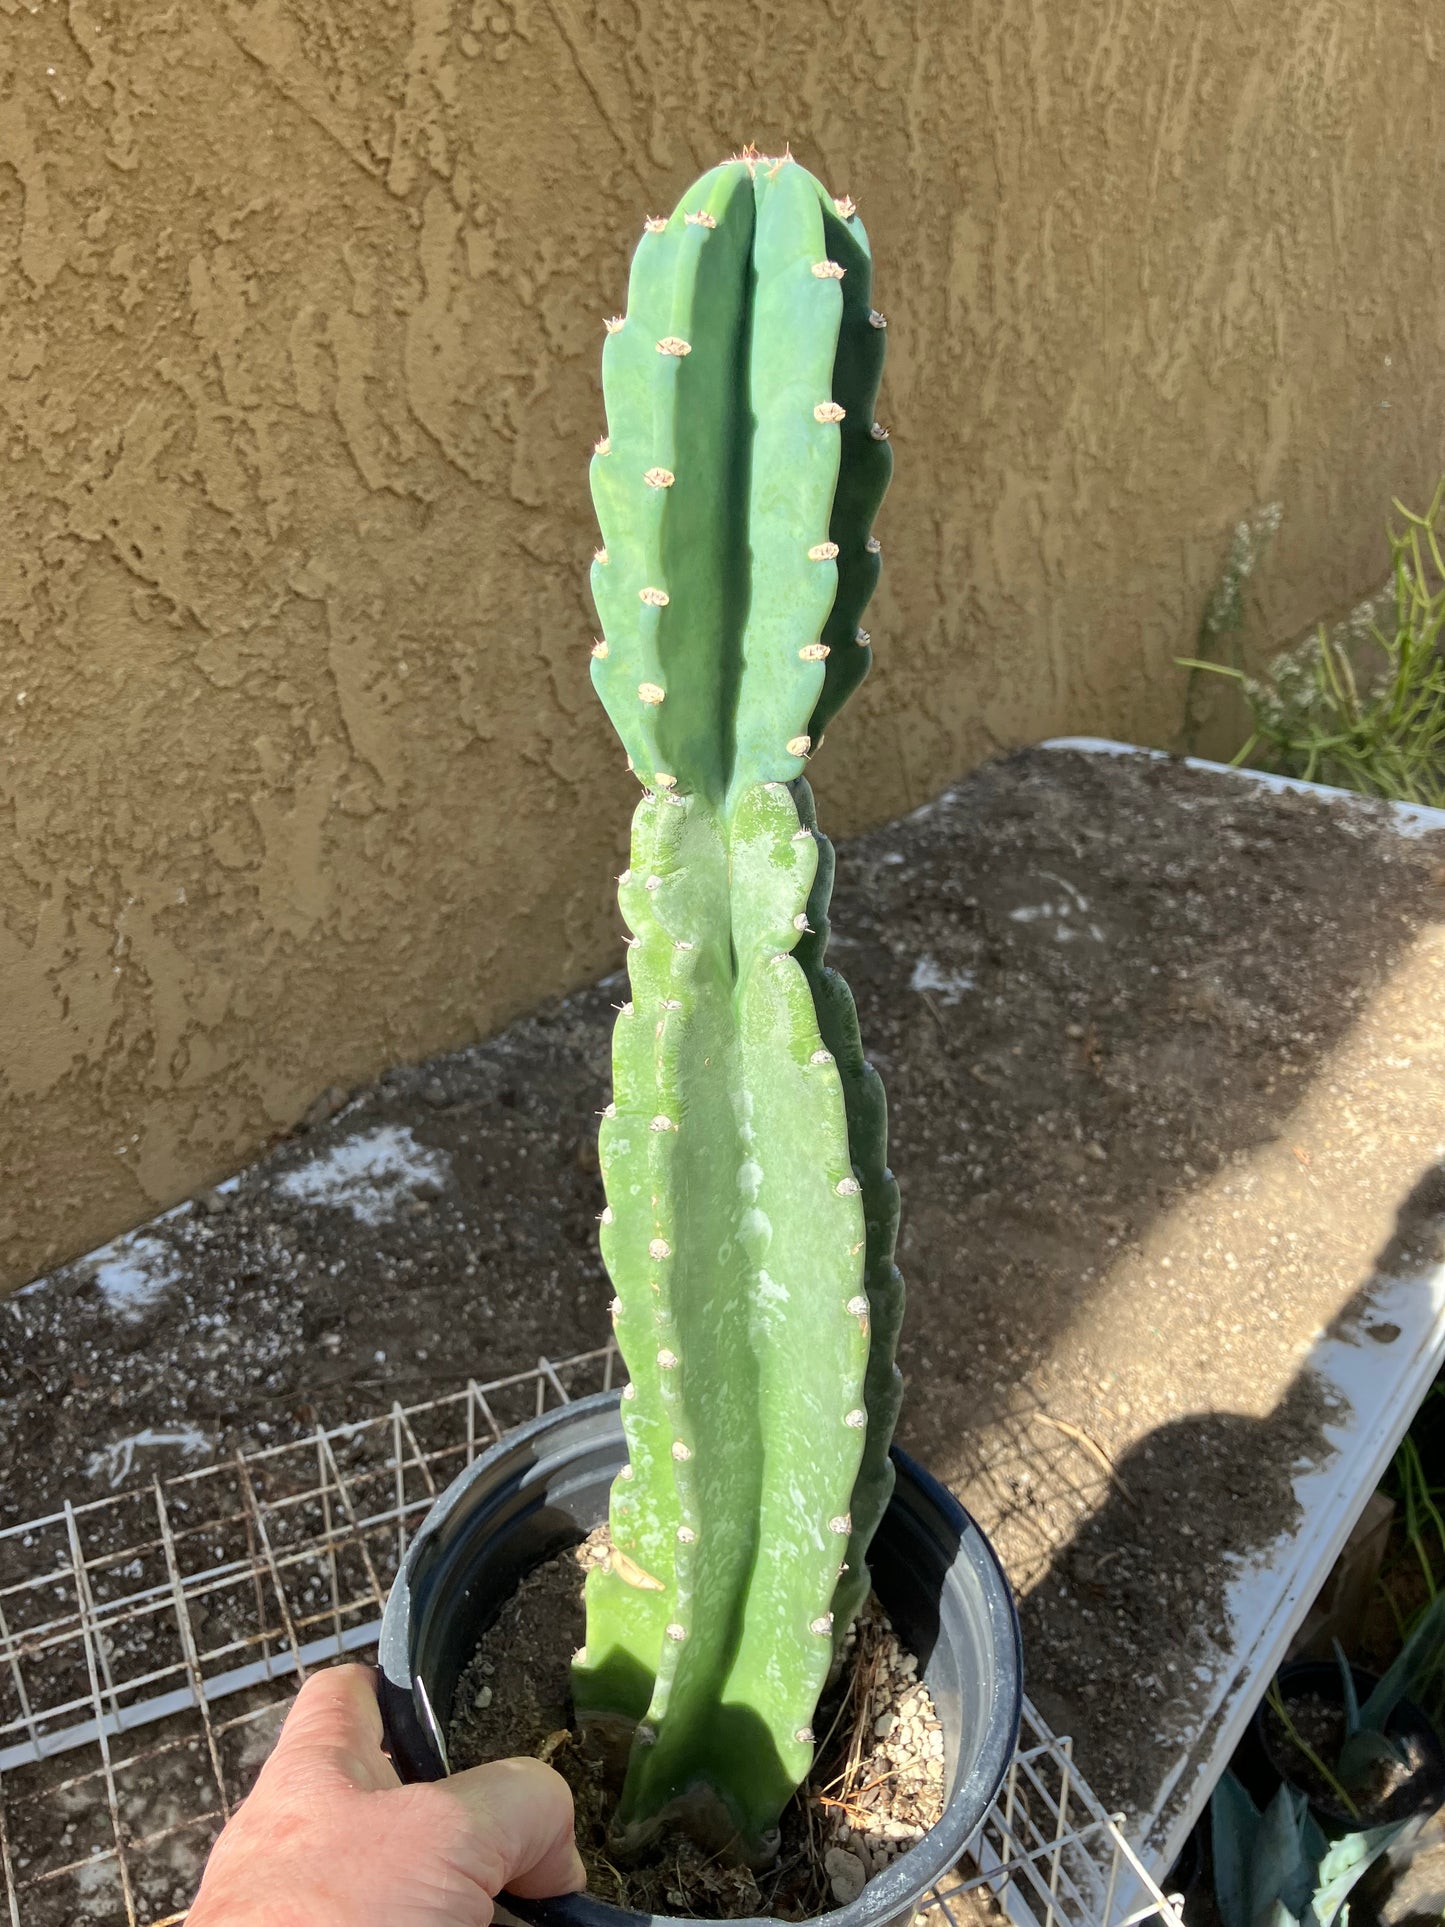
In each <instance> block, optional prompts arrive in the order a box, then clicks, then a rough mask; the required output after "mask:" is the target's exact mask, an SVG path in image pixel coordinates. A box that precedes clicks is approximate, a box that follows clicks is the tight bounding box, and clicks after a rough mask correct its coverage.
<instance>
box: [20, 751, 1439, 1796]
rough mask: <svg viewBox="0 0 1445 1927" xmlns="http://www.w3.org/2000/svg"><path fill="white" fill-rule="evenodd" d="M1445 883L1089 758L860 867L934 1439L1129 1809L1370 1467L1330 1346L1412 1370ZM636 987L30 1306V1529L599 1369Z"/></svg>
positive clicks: (389, 1090)
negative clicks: (609, 1197)
mask: <svg viewBox="0 0 1445 1927" xmlns="http://www.w3.org/2000/svg"><path fill="white" fill-rule="evenodd" d="M1442 878H1445V869H1442V861H1441V850H1440V847H1439V839H1438V838H1429V837H1426V838H1422V839H1420V840H1418V841H1414V842H1405V841H1403V840H1401V839H1400V838H1399V837H1397V836H1395V835H1393V834H1391V833H1390V832H1389V831H1388V830H1387V829H1386V828H1385V827H1384V824H1383V819H1381V818H1379V817H1378V816H1372V815H1371V814H1370V813H1368V812H1366V811H1362V810H1358V809H1349V810H1346V809H1344V808H1342V807H1340V806H1337V805H1330V804H1325V803H1321V802H1319V801H1317V800H1315V799H1312V798H1308V797H1301V796H1272V795H1265V794H1261V793H1259V792H1258V791H1256V790H1254V789H1252V788H1250V787H1249V786H1247V785H1244V784H1242V783H1240V782H1239V781H1237V780H1236V779H1233V778H1229V777H1221V776H1216V775H1211V774H1208V773H1205V772H1198V771H1191V770H1188V769H1185V768H1183V767H1181V766H1179V765H1176V764H1173V763H1169V762H1149V761H1145V760H1143V759H1125V760H1117V759H1105V758H1099V757H1092V756H1083V755H1077V754H1073V753H1066V752H1058V751H1049V752H1043V751H1029V752H1025V753H1021V754H1019V755H1015V756H1010V757H1007V758H1005V759H1003V760H1001V761H999V762H997V763H994V764H992V765H990V766H988V767H987V768H985V769H983V770H980V771H979V772H978V773H977V774H976V775H974V776H973V777H971V778H970V779H969V780H968V781H967V782H965V783H963V784H961V785H959V786H958V787H957V788H956V789H954V790H952V791H950V792H949V793H948V794H947V795H946V796H944V797H942V798H940V799H939V800H938V801H936V802H935V803H932V804H930V805H928V806H927V807H926V808H925V809H924V810H922V811H920V812H918V813H917V814H915V815H914V816H913V817H910V818H908V819H907V820H905V821H903V822H901V823H898V824H894V825H891V826H889V827H887V828H885V829H882V830H879V831H877V832H875V833H873V834H871V835H868V836H865V837H862V838H859V839H857V840H856V841H853V842H851V843H849V844H847V845H846V846H844V847H843V848H842V850H841V851H840V858H839V870H838V883H837V889H836V893H835V902H834V907H833V928H834V932H835V936H834V941H833V946H832V953H831V954H832V958H833V960H834V961H835V962H837V964H838V965H839V966H840V968H841V969H842V970H843V971H844V972H845V974H846V975H847V977H848V978H849V980H850V982H851V984H852V985H853V988H854V990H855V993H856V995H857V1000H858V1004H859V1008H860V1015H861V1018H862V1024H863V1033H864V1037H865V1040H866V1042H867V1044H868V1047H869V1050H870V1054H871V1055H872V1057H873V1058H874V1061H875V1062H876V1063H877V1064H878V1066H879V1069H880V1070H881V1072H882V1073H883V1076H884V1079H885V1081H886V1083H887V1086H888V1090H889V1096H890V1105H891V1130H892V1162H893V1164H894V1167H895V1169H896V1170H897V1172H898V1175H899V1180H900V1183H901V1185H902V1190H903V1230H902V1237H901V1245H900V1262H901V1264H902V1267H903V1271H904V1275H905V1277H906V1278H907V1280H908V1286H909V1300H910V1302H909V1310H908V1317H907V1321H906V1323H905V1327H904V1334H903V1340H902V1346H901V1352H900V1363H901V1365H902V1368H903V1371H904V1375H905V1379H906V1383H907V1394H906V1398H905V1404H904V1416H903V1421H902V1428H901V1433H900V1437H901V1442H902V1443H903V1444H904V1445H905V1446H906V1447H907V1448H908V1449H909V1450H910V1451H912V1452H913V1453H914V1454H916V1455H917V1456H918V1457H920V1458H921V1459H923V1460H924V1461H925V1462H926V1463H928V1464H930V1465H931V1467H932V1468H933V1469H934V1470H935V1471H936V1472H938V1473H939V1474H940V1475H942V1476H943V1477H945V1478H946V1479H947V1480H948V1481H949V1482H950V1483H951V1484H952V1485H953V1486H954V1488H955V1490H957V1491H958V1492H959V1493H960V1495H961V1496H962V1497H963V1498H964V1500H965V1502H966V1503H967V1504H968V1505H969V1506H970V1508H971V1509H972V1510H973V1511H974V1513H975V1516H977V1517H978V1518H979V1520H980V1522H981V1523H982V1525H983V1526H984V1528H985V1529H986V1530H987V1531H988V1532H989V1534H990V1535H991V1537H992V1538H993V1539H994V1541H995V1543H996V1545H997V1546H998V1548H999V1550H1000V1552H1001V1554H1002V1556H1003V1559H1004V1562H1005V1565H1006V1567H1007V1569H1008V1571H1009V1574H1010V1577H1011V1579H1012V1581H1013V1583H1014V1585H1015V1587H1016V1589H1017V1590H1018V1592H1019V1594H1020V1595H1021V1601H1022V1613H1023V1620H1024V1631H1025V1645H1026V1651H1027V1653H1028V1657H1029V1689H1030V1692H1031V1693H1032V1695H1033V1696H1034V1699H1035V1701H1036V1703H1038V1704H1039V1705H1040V1707H1041V1710H1042V1711H1043V1712H1044V1714H1045V1716H1046V1717H1047V1718H1049V1719H1050V1720H1051V1721H1052V1722H1053V1724H1054V1725H1055V1726H1056V1727H1057V1728H1059V1729H1060V1730H1066V1731H1071V1732H1072V1733H1073V1734H1074V1735H1075V1738H1076V1742H1077V1750H1078V1757H1079V1759H1080V1762H1081V1765H1082V1767H1083V1769H1084V1771H1085V1772H1086V1774H1087V1775H1088V1777H1089V1779H1090V1781H1091V1782H1092V1784H1093V1785H1094V1787H1095V1789H1096V1791H1097V1792H1098V1793H1099V1794H1100V1796H1101V1797H1102V1798H1103V1800H1104V1802H1105V1804H1106V1805H1107V1806H1109V1807H1110V1808H1115V1807H1122V1808H1125V1809H1129V1808H1137V1807H1138V1806H1139V1805H1141V1804H1142V1803H1145V1802H1147V1801H1148V1800H1149V1798H1150V1797H1151V1796H1152V1794H1153V1791H1154V1789H1155V1788H1157V1787H1158V1785H1159V1784H1160V1782H1161V1780H1162V1779H1163V1777H1164V1775H1165V1774H1166V1773H1167V1772H1169V1771H1170V1770H1172V1768H1173V1767H1174V1766H1175V1764H1176V1763H1177V1760H1178V1758H1179V1753H1180V1748H1181V1745H1182V1744H1186V1743H1190V1742H1191V1741H1192V1740H1193V1739H1194V1738H1197V1735H1198V1733H1199V1729H1200V1724H1201V1721H1202V1720H1203V1718H1204V1717H1205V1712H1204V1709H1205V1707H1206V1705H1207V1703H1208V1701H1209V1695H1210V1692H1211V1682H1212V1680H1213V1679H1214V1678H1216V1677H1217V1676H1218V1674H1219V1671H1220V1669H1221V1668H1224V1667H1227V1665H1228V1655H1229V1650H1230V1644H1231V1640H1232V1637H1233V1633H1232V1628H1231V1626H1230V1623H1229V1614H1228V1605H1227V1600H1228V1587H1229V1585H1230V1582H1231V1578H1232V1576H1233V1574H1234V1572H1235V1571H1236V1570H1237V1569H1238V1565H1239V1562H1240V1561H1247V1560H1248V1559H1249V1558H1251V1557H1254V1556H1258V1557H1261V1558H1262V1557H1264V1556H1266V1555H1267V1552H1268V1549H1269V1548H1270V1547H1271V1546H1272V1545H1274V1543H1275V1542H1276V1541H1277V1540H1278V1538H1279V1536H1280V1534H1282V1533H1284V1532H1287V1531H1288V1530H1289V1528H1290V1527H1291V1525H1292V1523H1293V1521H1294V1519H1295V1517H1296V1504H1295V1499H1294V1492H1293V1483H1294V1479H1295V1478H1296V1477H1297V1476H1298V1472H1299V1468H1300V1467H1301V1465H1305V1464H1318V1463H1320V1462H1321V1461H1322V1460H1323V1459H1325V1458H1326V1457H1328V1455H1329V1453H1330V1451H1331V1449H1332V1448H1331V1446H1330V1442H1329V1438H1328V1436H1327V1433H1326V1429H1325V1428H1326V1423H1327V1421H1328V1420H1329V1419H1330V1418H1331V1417H1332V1416H1337V1414H1331V1413H1330V1412H1329V1411H1327V1410H1326V1409H1325V1408H1324V1406H1323V1404H1322V1401H1321V1399H1320V1397H1319V1394H1318V1389H1317V1384H1316V1381H1315V1380H1314V1378H1313V1377H1312V1375H1311V1373H1310V1371H1309V1369H1308V1364H1307V1360H1308V1354H1309V1351H1310V1348H1311V1346H1312V1345H1313V1344H1314V1343H1315V1341H1316V1340H1317V1339H1318V1337H1319V1335H1320V1333H1321V1332H1322V1331H1325V1330H1339V1329H1341V1328H1342V1327H1343V1326H1344V1325H1349V1326H1351V1328H1352V1329H1354V1330H1356V1331H1362V1332H1364V1333H1366V1334H1368V1336H1369V1342H1371V1343H1376V1344H1378V1345H1380V1346H1381V1347H1382V1348H1383V1347H1386V1346H1388V1345H1389V1344H1391V1343H1392V1342H1394V1340H1395V1338H1397V1337H1398V1335H1399V1329H1398V1326H1394V1325H1392V1323H1391V1321H1390V1320H1389V1319H1388V1318H1386V1317H1382V1316H1379V1315H1377V1314H1376V1313H1375V1311H1374V1310H1373V1297H1374V1293H1375V1291H1376V1288H1377V1286H1378V1284H1379V1281H1380V1280H1388V1279H1389V1278H1392V1277H1393V1278H1396V1279H1399V1278H1407V1277H1409V1276H1411V1275H1412V1272H1413V1271H1414V1270H1415V1269H1419V1268H1423V1267H1424V1266H1425V1265H1427V1264H1428V1263H1430V1262H1432V1261H1433V1260H1434V1258H1435V1257H1436V1256H1438V1255H1439V1253H1440V1251H1441V1249H1442V1245H1441V1239H1440V1224H1441V1221H1442V1206H1445V1175H1442V1158H1445V1149H1442V1145H1441V1132H1440V1124H1439V1120H1440V1115H1441V1091H1442V1080H1441V1064H1442V1061H1445V1056H1442V1050H1445V983H1442V981H1441V964H1440V949H1439V946H1438V945H1436V946H1435V947H1434V948H1433V949H1432V948H1431V947H1430V946H1431V942H1432V932H1433V931H1435V930H1436V929H1437V927H1438V925H1439V922H1440V919H1441V916H1442V910H1445V894H1442V888H1441V884H1442ZM620 954H621V947H620V939H619V956H620ZM619 1001H620V995H619V985H618V980H617V979H609V980H607V981H605V982H603V983H602V984H599V985H597V986H595V987H593V988H591V989H588V990H584V991H582V992H580V993H579V994H578V995H576V996H574V997H572V998H570V999H567V1000H565V1001H562V1002H559V1003H554V1004H551V1005H548V1006H547V1007H545V1008H543V1009H541V1010H539V1011H538V1012H537V1013H536V1014H535V1015H534V1016H532V1017H529V1018H527V1019H525V1020H524V1021H522V1022H519V1023H517V1024H515V1025H513V1026H512V1027H511V1028H509V1029H508V1030H507V1031H506V1032H505V1033H503V1034H502V1035H501V1036H499V1037H495V1038H493V1039H491V1040H490V1041H489V1042H486V1043H481V1044H477V1045H475V1046H473V1047H471V1048H468V1049H465V1050H460V1051H457V1052H454V1053H451V1054H449V1055H446V1056H443V1057H439V1058H437V1059H434V1060H433V1061H431V1062H429V1063H427V1064H422V1065H411V1066H403V1067H400V1068H398V1069H397V1070H395V1071H393V1072H390V1073H388V1074H387V1075H386V1076H385V1077H383V1078H382V1079H381V1080H380V1081H379V1082H378V1083H376V1084H374V1085H372V1086H370V1087H368V1088H366V1089H364V1090H361V1091H358V1092H355V1093H351V1094H347V1093H344V1092H327V1093H323V1094H322V1096H321V1097H320V1098H319V1099H318V1102H317V1104H316V1106H315V1107H314V1109H313V1113H312V1116H311V1118H310V1120H309V1123H308V1126H307V1128H306V1129H305V1130H304V1131H302V1132H301V1133H299V1134H298V1135H297V1136H295V1137H294V1138H292V1139H289V1140H287V1141H286V1142H283V1143H280V1144H278V1145H277V1146H276V1147H275V1148H274V1150H273V1151H271V1152H270V1153H269V1154H268V1155H267V1156H266V1157H265V1158H263V1159H262V1160H261V1161H260V1162H259V1163H257V1164H256V1165H255V1166H253V1167H251V1168H250V1169H248V1170H247V1171H245V1172H243V1173H241V1174H240V1176H239V1177H238V1178H237V1179H236V1180H234V1181H233V1182H232V1184H231V1185H230V1186H228V1187H226V1188H224V1189H222V1190H220V1191H216V1192H210V1193H207V1194H206V1195H205V1196H203V1197H200V1198H197V1199H195V1200H194V1201H192V1202H190V1203H188V1204H186V1205H183V1206H181V1207H180V1208H179V1209H178V1210H177V1211H175V1212H174V1213H172V1214H171V1215H169V1216H167V1217H166V1218H164V1219H161V1220H159V1221H157V1222H156V1223H155V1224H153V1225H151V1226H148V1227H146V1228H145V1229H144V1231H142V1232H140V1233H138V1234H135V1235H134V1236H133V1237H132V1238H130V1239H128V1240H123V1241H120V1242H119V1243H118V1244H117V1245H116V1246H113V1247H110V1248H109V1249H108V1251H107V1252H106V1253H104V1254H99V1255H97V1256H96V1257H93V1258H91V1259H89V1260H84V1261H81V1262H78V1263H76V1264H73V1265H70V1266H67V1267H64V1268H63V1269H61V1270H60V1271H57V1272H56V1273H54V1274H53V1275H52V1276H51V1277H50V1278H48V1279H47V1280H45V1281H43V1282H42V1283H41V1284H39V1285H38V1286H36V1287H34V1288H32V1289H31V1290H29V1291H28V1292H26V1293H21V1294H17V1295H15V1296H13V1297H11V1298H10V1299H9V1300H7V1301H5V1302H4V1303H3V1304H0V1462H3V1463H4V1464H5V1467H6V1477H5V1480H4V1482H3V1491H0V1524H13V1523H16V1522H18V1521H22V1520H26V1519H31V1518H34V1517H36V1516H37V1515H39V1514H41V1513H45V1512H49V1511H51V1510H53V1509H54V1508H56V1507H57V1506H59V1505H60V1504H61V1502H62V1501H64V1500H65V1499H71V1500H84V1499H87V1498H91V1497H98V1496H103V1495H104V1494H106V1493H107V1492H109V1491H110V1490H111V1489H112V1487H113V1486H117V1485H134V1484H137V1483H140V1484H144V1482H146V1481H148V1480H149V1478H150V1477H151V1475H152V1474H153V1473H161V1474H163V1475H164V1474H169V1473H171V1472H175V1471H181V1470H185V1469H188V1468H189V1467H190V1466H192V1465H196V1464H200V1463H202V1462H203V1461H204V1458H205V1457H206V1456H207V1455H211V1454H224V1453H229V1452H232V1451H234V1450H235V1449H236V1448H238V1447H241V1448H254V1447H257V1446H262V1445H267V1444H271V1443H276V1442H279V1441H281V1440H287V1439H298V1438H302V1437H305V1436H306V1435H307V1434H308V1432H309V1431H310V1430H311V1428H312V1427H313V1426H314V1425H315V1423H316V1422H317V1420H318V1419H321V1420H324V1421H325V1422H327V1423H336V1422H339V1421H342V1420H349V1419H354V1418H360V1417H365V1416H370V1415H372V1414H374V1413H376V1412H377V1411H379V1410H384V1409H385V1408H386V1407H387V1406H388V1405H389V1404H390V1402H391V1401H392V1400H393V1399H396V1400H399V1401H401V1402H402V1403H404V1404H411V1403H415V1402H418V1401H422V1400H425V1399H428V1398H430V1397H433V1396H436V1395H438V1394H440V1393H442V1392H447V1391H452V1390H454V1389H456V1388H458V1387H460V1386H461V1385H462V1384H464V1383H465V1381H466V1379H467V1377H468V1376H477V1377H482V1378H484V1377H489V1376H498V1375H501V1374H502V1373H504V1372H506V1371H509V1370H516V1369H519V1368H524V1367H527V1366H529V1365H532V1364H533V1363H535V1361H536V1359H537V1357H538V1355H539V1354H542V1353H545V1354H546V1355H547V1356H549V1357H552V1358H558V1357H562V1356H565V1355H566V1354H567V1353H569V1352H572V1351H579V1350H583V1349H586V1348H588V1347H591V1346H594V1345H597V1344H599V1343H601V1342H602V1341H603V1340H604V1339H605V1337H606V1335H607V1330H608V1320H607V1310H606V1307H607V1302H608V1298H609V1296H610V1290H609V1287H608V1285H607V1283H606V1280H605V1278H604V1275H603V1271H602V1267H601V1264H600V1261H599V1258H598V1255H597V1248H596V1227H595V1219H596V1217H597V1214H598V1213H599V1212H600V1210H601V1208H602V1196H601V1188H600V1184H599V1181H598V1173H597V1162H596V1148H595V1125H596V1118H595V1113H596V1112H598V1111H599V1110H600V1109H601V1108H602V1106H603V1104H604V1103H605V1102H606V1101H607V1087H608V1037H609V1031H610V1026H611V1022H612V1017H613V1008H612V1007H613V1006H614V1005H615V1004H616V1003H617V1002H619ZM522 1416H525V1413H524V1412H523V1411H521V1410H520V1409H519V1410H516V1411H512V1410H510V1409H506V1408H503V1410H502V1417H503V1418H504V1420H505V1419H515V1418H520V1417H522ZM34 1556H35V1555H34V1554H33V1553H29V1554H27V1552H26V1551H25V1548H24V1547H23V1546H22V1545H21V1544H20V1543H19V1541H18V1540H17V1541H15V1542H12V1543H10V1544H9V1545H7V1546H6V1547H4V1548H3V1549H0V1566H3V1568H4V1569H3V1570H0V1582H3V1581H4V1580H5V1579H7V1578H9V1577H11V1576H13V1573H12V1567H14V1566H15V1565H16V1564H17V1562H18V1564H20V1565H23V1562H24V1560H25V1559H26V1558H27V1557H34ZM6 1562H9V1563H8V1564H7V1563H6ZM3 1690H4V1687H3V1682H0V1692H3Z"/></svg>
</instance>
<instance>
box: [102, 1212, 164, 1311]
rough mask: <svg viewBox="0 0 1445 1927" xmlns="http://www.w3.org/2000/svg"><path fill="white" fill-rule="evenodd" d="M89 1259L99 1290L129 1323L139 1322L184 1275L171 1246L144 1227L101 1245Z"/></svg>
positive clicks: (112, 1307) (106, 1300)
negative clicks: (110, 1242)
mask: <svg viewBox="0 0 1445 1927" xmlns="http://www.w3.org/2000/svg"><path fill="white" fill-rule="evenodd" d="M89 1263H90V1264H91V1265H93V1267H94V1269H93V1271H92V1273H91V1277H92V1280H93V1282H94V1284H95V1288H96V1290H97V1291H98V1292H99V1293H100V1295H101V1297H102V1298H104V1300H105V1302H106V1304H107V1305H109V1307H110V1309H111V1310H112V1311H113V1312H115V1313H116V1314H117V1315H118V1316H119V1317H121V1318H123V1319H124V1320H125V1321H126V1323H127V1324H129V1325H134V1324H137V1323H138V1322H139V1321H140V1320H141V1319H142V1318H143V1317H144V1316H145V1314H146V1312H147V1311H148V1310H149V1309H150V1307H151V1306H152V1305H153V1304H154V1303H155V1302H156V1300H157V1299H158V1298H159V1297H160V1296H161V1295H162V1293H163V1292H164V1291H165V1290H166V1288H167V1287H168V1286H170V1285H173V1284H175V1282H176V1281H177V1279H178V1278H179V1277H180V1275H181V1273H180V1268H179V1266H178V1265H177V1262H176V1254H175V1252H174V1251H173V1250H172V1249H171V1247H170V1246H169V1245H168V1244H166V1243H165V1241H164V1240H163V1239H161V1238H156V1237H152V1236H151V1235H150V1234H149V1233H147V1232H144V1231H135V1232H131V1233H130V1234H129V1235H128V1236H126V1237H124V1238H117V1239H116V1240H115V1242H114V1243H113V1244H108V1245H102V1246H101V1248H100V1250H99V1251H97V1252H95V1253H94V1254H93V1256H92V1257H91V1259H90V1260H89Z"/></svg>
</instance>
